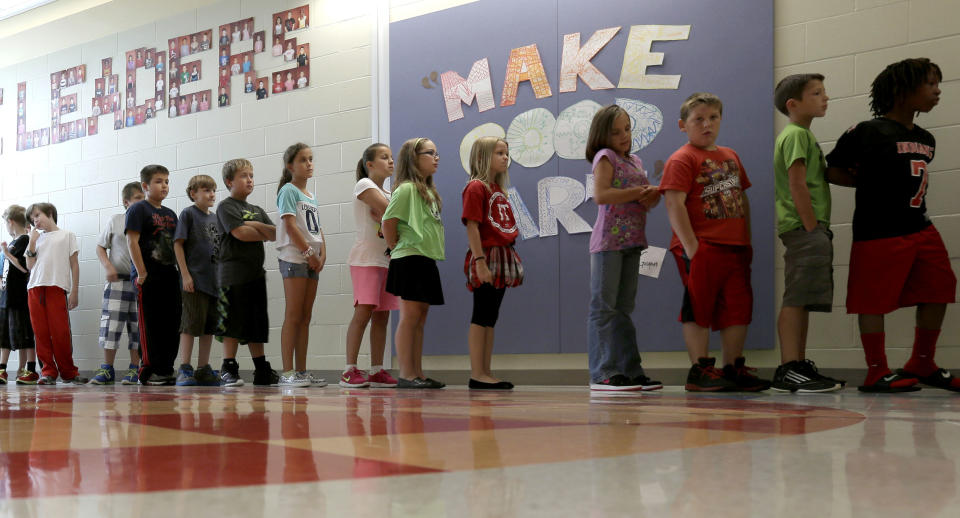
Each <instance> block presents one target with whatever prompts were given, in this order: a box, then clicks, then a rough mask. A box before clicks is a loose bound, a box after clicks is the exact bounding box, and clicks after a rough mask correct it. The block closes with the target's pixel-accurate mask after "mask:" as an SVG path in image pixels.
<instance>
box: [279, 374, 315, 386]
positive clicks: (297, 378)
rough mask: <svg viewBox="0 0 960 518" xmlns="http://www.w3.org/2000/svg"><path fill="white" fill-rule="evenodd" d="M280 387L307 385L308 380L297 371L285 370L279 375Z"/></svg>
mask: <svg viewBox="0 0 960 518" xmlns="http://www.w3.org/2000/svg"><path fill="white" fill-rule="evenodd" d="M278 384H279V385H280V386H281V387H309V386H310V380H309V379H308V378H307V377H306V376H304V375H303V374H302V373H299V372H297V371H287V372H284V373H283V374H281V375H280V381H279V383H278Z"/></svg>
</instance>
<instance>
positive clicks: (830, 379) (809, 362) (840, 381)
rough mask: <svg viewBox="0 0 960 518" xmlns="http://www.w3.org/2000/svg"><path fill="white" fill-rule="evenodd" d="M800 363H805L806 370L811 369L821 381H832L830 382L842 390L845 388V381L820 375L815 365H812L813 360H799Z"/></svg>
mask: <svg viewBox="0 0 960 518" xmlns="http://www.w3.org/2000/svg"><path fill="white" fill-rule="evenodd" d="M800 361H801V362H802V363H805V364H806V365H807V366H806V368H808V369H813V372H815V373H816V374H817V375H818V376H820V377H822V378H823V379H825V380H827V381H832V382H834V383H837V384H839V385H840V388H843V387H846V386H847V380H841V379H837V378H831V377H830V376H824V375H823V374H820V371H819V370H817V366H816V364H814V363H813V360H800Z"/></svg>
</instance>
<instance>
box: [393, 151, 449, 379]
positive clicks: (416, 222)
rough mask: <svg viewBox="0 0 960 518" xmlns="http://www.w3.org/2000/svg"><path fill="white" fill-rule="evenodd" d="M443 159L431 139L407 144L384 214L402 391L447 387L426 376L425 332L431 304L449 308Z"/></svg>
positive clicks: (398, 165) (399, 158)
mask: <svg viewBox="0 0 960 518" xmlns="http://www.w3.org/2000/svg"><path fill="white" fill-rule="evenodd" d="M439 161H440V155H439V154H438V153H437V146H436V145H435V144H434V143H433V141H431V140H430V139H426V138H415V139H410V140H408V141H406V142H404V143H403V147H401V148H400V153H399V155H398V156H397V162H396V171H395V173H394V182H393V194H392V195H391V197H390V203H389V204H388V205H387V210H386V212H384V214H383V228H382V230H383V237H384V239H386V241H387V246H389V247H390V267H389V270H388V272H387V291H388V292H390V293H392V294H394V295H397V296H399V297H400V299H401V300H400V322H399V324H398V325H397V334H396V338H395V341H396V344H397V357H398V360H399V363H400V378H399V379H398V380H397V388H443V387H444V386H445V385H444V383H443V382H440V381H437V380H433V379H430V378H428V377H426V376H425V375H424V374H423V366H422V361H421V360H422V356H423V327H424V324H426V321H427V311H429V309H430V306H431V305H440V304H443V287H442V286H441V285H440V272H439V270H437V261H438V260H439V261H442V260H443V259H444V238H443V222H442V221H441V220H440V209H441V207H442V205H443V202H442V200H441V199H440V194H439V193H438V192H437V188H436V186H434V184H433V175H434V173H436V172H437V164H438V163H439Z"/></svg>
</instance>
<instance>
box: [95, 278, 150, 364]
mask: <svg viewBox="0 0 960 518" xmlns="http://www.w3.org/2000/svg"><path fill="white" fill-rule="evenodd" d="M124 326H126V328H127V337H128V338H129V339H130V344H129V345H128V348H130V349H136V348H139V347H140V327H139V325H138V323H137V288H136V286H135V285H134V282H133V281H128V280H119V281H116V282H107V285H106V286H105V287H104V288H103V311H102V312H101V313H100V347H102V348H104V349H117V346H118V345H119V344H120V336H121V335H122V334H123V328H124Z"/></svg>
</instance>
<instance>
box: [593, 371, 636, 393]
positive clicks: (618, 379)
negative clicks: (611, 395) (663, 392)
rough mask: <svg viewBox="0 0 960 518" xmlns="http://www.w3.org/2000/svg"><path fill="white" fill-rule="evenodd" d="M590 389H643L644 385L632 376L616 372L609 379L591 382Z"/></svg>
mask: <svg viewBox="0 0 960 518" xmlns="http://www.w3.org/2000/svg"><path fill="white" fill-rule="evenodd" d="M590 390H607V391H627V390H643V386H642V385H640V384H639V383H635V382H634V381H633V380H631V379H630V378H628V377H626V376H624V375H623V374H614V375H613V376H611V377H610V378H609V379H605V380H603V381H600V382H597V383H590Z"/></svg>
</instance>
